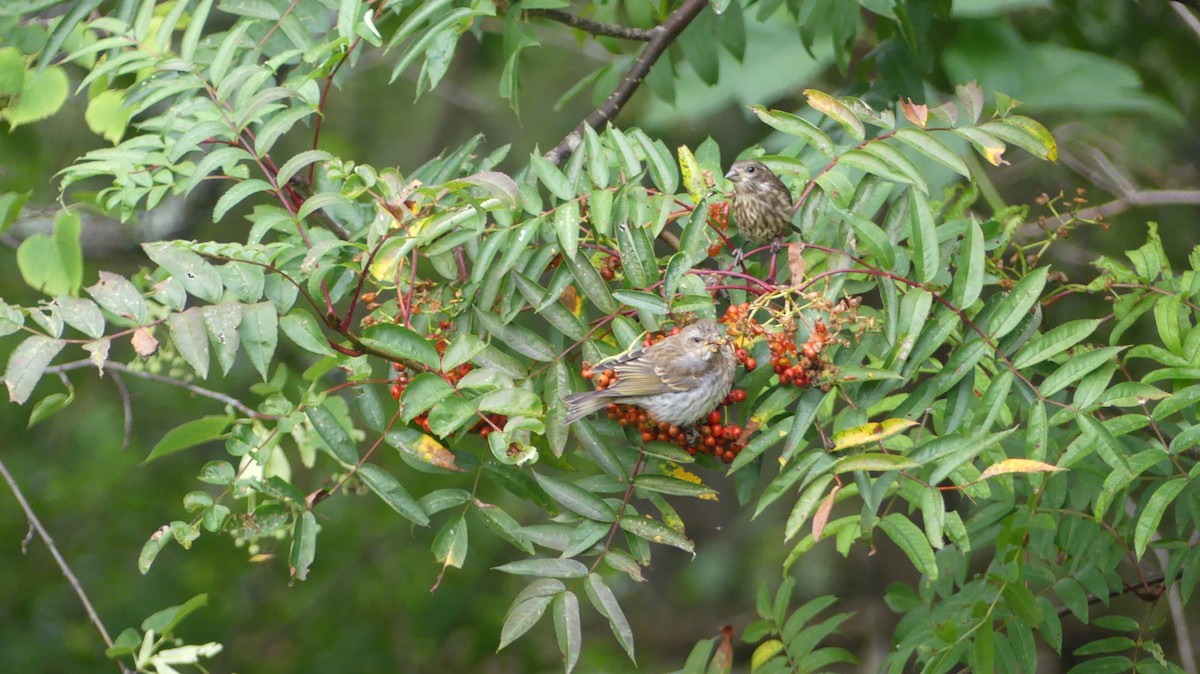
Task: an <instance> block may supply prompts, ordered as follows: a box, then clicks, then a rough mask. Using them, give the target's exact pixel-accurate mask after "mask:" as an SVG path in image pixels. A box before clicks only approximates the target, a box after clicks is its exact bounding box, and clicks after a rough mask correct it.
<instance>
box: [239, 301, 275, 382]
mask: <svg viewBox="0 0 1200 674" xmlns="http://www.w3.org/2000/svg"><path fill="white" fill-rule="evenodd" d="M238 335H239V337H240V341H241V344H242V347H243V348H244V349H245V351H246V357H247V358H249V359H250V362H251V363H252V364H253V365H254V369H255V370H258V373H259V375H261V376H262V378H263V380H264V381H265V380H266V379H267V370H268V369H269V368H270V366H271V361H272V359H273V358H274V357H275V347H276V346H277V345H278V341H279V315H278V314H277V313H275V304H274V303H273V302H259V303H258V304H246V305H243V306H242V322H241V324H239V325H238Z"/></svg>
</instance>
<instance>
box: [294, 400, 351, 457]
mask: <svg viewBox="0 0 1200 674" xmlns="http://www.w3.org/2000/svg"><path fill="white" fill-rule="evenodd" d="M304 413H305V414H306V415H307V416H308V420H309V422H311V423H312V425H313V428H314V429H316V431H317V435H319V436H320V437H321V439H322V440H324V441H325V447H327V448H328V449H329V454H330V456H332V457H333V458H335V459H337V460H338V461H340V462H341V463H342V464H344V465H347V466H353V465H355V464H357V463H358V447H357V446H356V445H355V443H354V440H353V439H351V437H350V433H349V432H347V431H346V429H345V427H344V426H342V424H341V422H339V421H338V418H337V416H336V415H335V414H334V413H333V412H332V411H331V410H330V409H329V403H328V402H326V403H325V404H323V405H321V406H320V407H309V408H307V409H305V410H304Z"/></svg>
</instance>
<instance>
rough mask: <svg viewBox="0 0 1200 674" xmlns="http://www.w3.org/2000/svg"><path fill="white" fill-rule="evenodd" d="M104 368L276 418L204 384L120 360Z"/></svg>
mask: <svg viewBox="0 0 1200 674" xmlns="http://www.w3.org/2000/svg"><path fill="white" fill-rule="evenodd" d="M89 366H90V367H95V363H93V362H92V361H91V359H84V360H76V361H72V362H70V363H63V364H62V365H55V366H53V367H48V368H46V373H47V374H55V373H58V372H67V371H69V370H79V369H82V368H85V367H89ZM104 368H105V369H106V370H116V371H117V372H120V373H122V374H127V375H129V376H131V377H140V378H142V379H149V380H150V381H156V382H159V383H162V384H170V385H172V386H178V387H180V388H184V389H187V390H188V391H190V392H191V393H194V394H196V395H198V396H202V397H205V398H211V399H213V400H217V401H219V402H223V403H225V404H226V405H229V406H231V407H234V408H236V409H237V410H238V411H239V412H241V413H242V414H245V415H246V416H249V417H252V418H254V419H270V418H274V417H271V416H270V415H266V414H262V413H261V412H258V411H256V410H254V409H252V408H251V407H250V406H249V405H247V404H246V403H243V402H242V401H240V400H238V399H237V398H234V397H233V396H228V395H225V394H224V393H220V392H218V391H213V390H211V389H206V388H204V387H202V386H196V385H195V384H189V383H187V382H185V381H181V380H179V379H175V378H173V377H168V376H166V375H162V374H155V373H153V372H143V371H141V370H135V369H133V368H131V367H129V366H128V365H124V364H122V363H118V362H115V361H111V360H110V361H106V362H105V363H104Z"/></svg>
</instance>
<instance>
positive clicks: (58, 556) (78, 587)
mask: <svg viewBox="0 0 1200 674" xmlns="http://www.w3.org/2000/svg"><path fill="white" fill-rule="evenodd" d="M0 475H3V476H4V481H5V482H7V483H8V488H9V489H10V490H11V491H12V494H13V496H14V497H15V498H16V499H17V504H18V505H20V506H21V510H23V511H25V518H26V519H28V520H29V529H30V532H31V533H32V532H35V531H36V532H37V535H38V538H40V539H42V542H43V543H45V544H46V547H47V548H48V549H49V550H50V556H51V557H53V558H54V562H55V563H56V564H58V569H59V571H61V572H62V575H63V576H65V577H66V579H67V582H68V583H69V584H70V585H71V587H72V589H74V590H75V594H76V595H77V596H78V597H79V602H80V603H81V604H83V610H84V611H86V612H87V615H88V620H90V621H91V622H92V624H93V625H95V626H96V631H98V632H100V638H101V639H103V640H104V645H105V646H106V647H108V648H112V646H113V640H112V637H110V636H109V635H108V630H107V629H105V627H104V623H103V622H102V621H101V620H100V614H99V613H96V608H95V607H94V606H92V602H91V601H89V600H88V596H87V593H86V592H84V591H83V585H82V584H81V583H80V582H79V578H77V577H76V576H75V574H74V573H72V571H71V567H70V566H68V565H67V560H65V559H63V556H62V553H60V552H59V551H58V546H56V545H55V544H54V539H52V538H50V532H48V531H46V527H44V526H42V521H41V520H40V519H38V516H37V513H35V512H33V507H32V506H30V505H29V501H27V500H25V494H24V493H22V492H21V488H20V487H19V486H17V481H16V480H14V479H13V476H12V473H10V472H8V467H7V466H5V465H4V462H3V461H0ZM117 665H118V666H119V667H120V668H121V671H122V672H127V671H129V670H128V669H126V668H125V665H124V664H122V663H120V662H118V663H117Z"/></svg>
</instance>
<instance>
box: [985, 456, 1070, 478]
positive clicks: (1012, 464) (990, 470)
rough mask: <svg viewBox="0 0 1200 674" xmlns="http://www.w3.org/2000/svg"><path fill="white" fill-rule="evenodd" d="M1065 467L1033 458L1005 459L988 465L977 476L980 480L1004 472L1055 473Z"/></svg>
mask: <svg viewBox="0 0 1200 674" xmlns="http://www.w3.org/2000/svg"><path fill="white" fill-rule="evenodd" d="M1060 470H1066V468H1059V467H1058V466H1055V465H1053V464H1049V463H1043V462H1041V461H1034V460H1033V459H1005V460H1003V461H1001V462H1000V463H997V464H995V465H992V466H988V467H987V470H985V471H983V474H982V475H980V476H979V479H980V480H986V479H988V478H989V477H996V476H997V475H1004V474H1006V473H1057V472H1058V471H1060Z"/></svg>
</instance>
